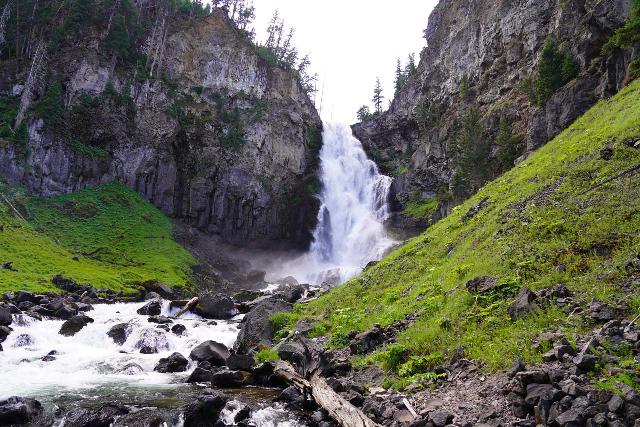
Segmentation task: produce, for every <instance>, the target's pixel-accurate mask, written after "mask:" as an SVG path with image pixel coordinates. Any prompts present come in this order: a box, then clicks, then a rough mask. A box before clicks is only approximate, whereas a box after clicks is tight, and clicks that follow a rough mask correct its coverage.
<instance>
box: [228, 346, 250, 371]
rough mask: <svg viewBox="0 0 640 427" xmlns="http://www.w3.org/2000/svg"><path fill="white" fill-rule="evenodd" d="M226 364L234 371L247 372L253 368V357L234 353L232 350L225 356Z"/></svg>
mask: <svg viewBox="0 0 640 427" xmlns="http://www.w3.org/2000/svg"><path fill="white" fill-rule="evenodd" d="M227 366H228V367H229V369H232V370H235V371H245V372H249V371H251V368H253V357H252V356H250V355H248V354H236V352H235V351H233V350H232V351H231V352H230V354H229V357H227Z"/></svg>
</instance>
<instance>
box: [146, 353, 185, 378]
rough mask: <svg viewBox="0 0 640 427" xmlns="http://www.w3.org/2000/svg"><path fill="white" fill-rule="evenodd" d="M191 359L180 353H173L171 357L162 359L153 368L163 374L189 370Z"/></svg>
mask: <svg viewBox="0 0 640 427" xmlns="http://www.w3.org/2000/svg"><path fill="white" fill-rule="evenodd" d="M188 365H189V361H188V360H187V359H185V357H184V356H183V355H181V354H180V353H173V354H172V355H171V356H169V357H164V358H162V359H160V361H159V362H158V364H157V365H156V366H155V368H153V370H154V371H156V372H160V373H162V374H167V373H174V372H184V371H186V370H187V366H188Z"/></svg>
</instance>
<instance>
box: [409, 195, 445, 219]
mask: <svg viewBox="0 0 640 427" xmlns="http://www.w3.org/2000/svg"><path fill="white" fill-rule="evenodd" d="M439 204H440V203H439V202H438V200H437V199H428V200H423V201H420V202H409V203H407V205H406V206H405V208H404V213H405V214H407V215H409V216H410V217H412V218H416V219H430V218H431V216H432V215H433V213H434V212H435V211H436V210H437V209H438V205H439Z"/></svg>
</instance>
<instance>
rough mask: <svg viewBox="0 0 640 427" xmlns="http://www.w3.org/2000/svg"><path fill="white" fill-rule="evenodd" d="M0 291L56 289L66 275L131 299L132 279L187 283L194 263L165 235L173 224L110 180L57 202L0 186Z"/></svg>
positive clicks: (57, 199) (134, 286)
mask: <svg viewBox="0 0 640 427" xmlns="http://www.w3.org/2000/svg"><path fill="white" fill-rule="evenodd" d="M0 193H2V195H4V196H6V197H7V199H8V200H9V201H10V202H11V204H12V205H13V206H14V207H15V208H16V209H17V210H18V211H19V212H21V216H22V218H24V219H22V218H20V217H19V216H18V215H17V214H15V212H14V211H13V209H12V208H10V207H9V205H8V204H7V203H6V202H5V201H4V200H3V199H2V197H0V224H1V228H0V263H1V262H7V261H13V267H14V268H15V269H16V270H17V271H10V270H0V293H1V292H6V291H13V290H18V289H25V290H29V291H33V292H56V291H59V290H58V289H57V288H56V287H55V286H53V285H52V284H51V277H52V276H53V275H55V274H65V275H66V276H68V277H72V278H73V279H75V280H77V281H78V282H80V283H91V284H92V285H93V286H95V287H96V288H99V289H112V290H115V291H123V292H124V293H125V294H131V293H134V292H136V290H137V289H138V285H137V282H141V281H146V280H159V281H161V282H163V283H166V284H168V285H171V286H177V287H183V286H187V285H188V282H189V279H188V275H189V273H190V271H191V266H192V265H194V264H195V260H194V259H193V257H192V256H191V254H189V253H188V252H187V251H186V250H185V249H184V248H182V247H181V246H180V245H179V244H178V243H176V242H175V241H174V240H173V238H172V223H171V221H170V219H169V218H167V217H166V216H165V215H164V214H163V213H162V212H160V211H159V210H158V209H156V208H155V207H154V206H153V205H151V204H150V203H149V202H147V201H146V200H144V199H143V198H142V197H141V196H140V195H138V194H137V193H135V192H133V191H131V190H129V189H128V188H127V187H125V186H124V185H121V184H118V183H112V184H107V185H103V186H100V187H97V188H94V189H87V190H83V191H81V192H79V193H75V194H70V195H65V196H59V197H34V196H30V195H29V194H27V193H26V192H25V191H23V190H21V189H19V188H15V187H13V186H10V185H8V184H6V183H3V182H0Z"/></svg>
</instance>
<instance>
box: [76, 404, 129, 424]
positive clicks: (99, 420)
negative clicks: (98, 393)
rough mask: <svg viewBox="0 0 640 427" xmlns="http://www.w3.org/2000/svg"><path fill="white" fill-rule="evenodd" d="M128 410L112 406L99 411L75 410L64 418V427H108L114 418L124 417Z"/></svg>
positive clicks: (108, 405)
mask: <svg viewBox="0 0 640 427" xmlns="http://www.w3.org/2000/svg"><path fill="white" fill-rule="evenodd" d="M128 413H129V410H128V409H126V408H124V407H122V406H117V405H113V404H107V405H104V406H102V407H101V408H99V409H96V410H92V409H77V410H74V411H71V412H70V413H68V414H67V415H66V416H65V423H64V426H65V427H110V426H111V425H112V424H113V423H114V422H115V420H116V418H118V417H120V416H123V415H126V414H128Z"/></svg>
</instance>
